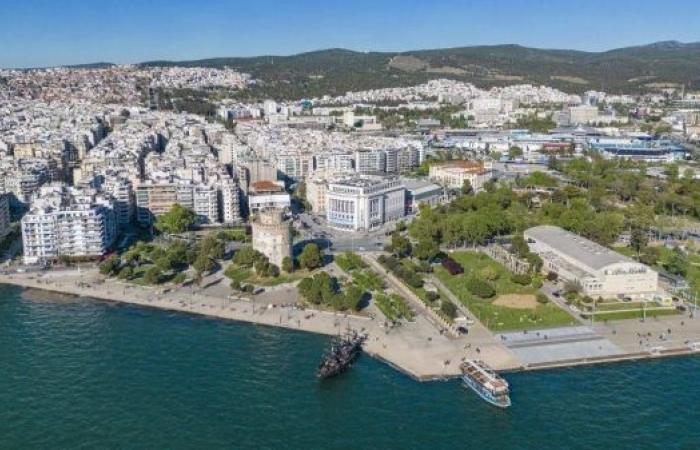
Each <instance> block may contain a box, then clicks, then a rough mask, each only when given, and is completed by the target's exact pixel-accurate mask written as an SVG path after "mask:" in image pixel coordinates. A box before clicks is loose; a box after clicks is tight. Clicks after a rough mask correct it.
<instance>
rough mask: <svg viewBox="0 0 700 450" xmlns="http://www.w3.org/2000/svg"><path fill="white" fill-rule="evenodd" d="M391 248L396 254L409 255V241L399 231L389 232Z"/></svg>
mask: <svg viewBox="0 0 700 450" xmlns="http://www.w3.org/2000/svg"><path fill="white" fill-rule="evenodd" d="M391 250H392V251H393V252H394V254H395V255H397V256H410V255H411V250H412V246H411V241H409V240H408V238H407V237H406V236H404V235H402V234H401V233H397V232H394V233H392V234H391Z"/></svg>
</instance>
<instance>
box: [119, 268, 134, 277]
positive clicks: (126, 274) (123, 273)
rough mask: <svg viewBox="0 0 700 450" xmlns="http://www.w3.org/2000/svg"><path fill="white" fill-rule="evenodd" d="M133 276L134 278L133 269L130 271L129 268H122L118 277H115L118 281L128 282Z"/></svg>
mask: <svg viewBox="0 0 700 450" xmlns="http://www.w3.org/2000/svg"><path fill="white" fill-rule="evenodd" d="M133 276H134V269H132V268H131V266H126V267H124V268H123V269H122V270H120V271H119V275H117V277H118V278H119V279H120V280H129V279H131V277H133Z"/></svg>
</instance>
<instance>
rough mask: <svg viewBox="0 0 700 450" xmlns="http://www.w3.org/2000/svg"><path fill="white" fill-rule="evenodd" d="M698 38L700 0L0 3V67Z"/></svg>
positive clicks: (596, 46)
mask: <svg viewBox="0 0 700 450" xmlns="http://www.w3.org/2000/svg"><path fill="white" fill-rule="evenodd" d="M659 40H679V41H683V42H692V41H700V0H636V1H631V0H605V1H601V0H550V1H543V0H500V1H499V0H476V1H468V0H463V1H457V0H373V1H368V0H344V1H337V0H277V1H272V0H248V1H240V0H199V1H184V0H121V1H115V0H102V1H99V2H97V1H94V0H0V67H41V66H52V65H60V64H78V63H88V62H96V61H109V62H116V63H128V62H140V61H146V60H153V59H194V58H206V57H213V56H252V55H260V54H279V55H284V54H292V53H298V52H302V51H308V50H316V49H322V48H329V47H344V48H350V49H354V50H412V49H421V48H437V47H457V46H464V45H480V44H502V43H517V44H522V45H527V46H534V47H542V48H574V49H580V50H593V51H597V50H607V49H610V48H617V47H623V46H628V45H637V44H644V43H650V42H655V41H659Z"/></svg>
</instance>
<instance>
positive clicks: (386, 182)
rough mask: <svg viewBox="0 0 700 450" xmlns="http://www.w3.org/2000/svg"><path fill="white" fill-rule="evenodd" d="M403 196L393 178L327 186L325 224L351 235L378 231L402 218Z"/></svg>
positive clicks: (348, 180) (353, 180) (350, 180)
mask: <svg viewBox="0 0 700 450" xmlns="http://www.w3.org/2000/svg"><path fill="white" fill-rule="evenodd" d="M405 192H406V189H405V188H404V186H403V183H402V182H401V180H400V179H398V178H396V177H379V176H374V177H370V176H365V177H351V178H345V179H343V180H340V181H336V182H332V183H329V185H328V191H327V192H326V218H327V220H328V224H329V225H330V226H331V227H333V228H339V229H344V230H352V231H360V230H372V229H375V228H378V227H381V226H382V225H384V224H385V223H386V222H389V221H392V220H396V219H399V218H401V217H403V216H404V215H405Z"/></svg>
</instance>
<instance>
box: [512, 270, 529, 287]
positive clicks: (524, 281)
mask: <svg viewBox="0 0 700 450" xmlns="http://www.w3.org/2000/svg"><path fill="white" fill-rule="evenodd" d="M510 281H512V282H513V283H517V284H520V285H522V286H527V285H528V284H530V283H532V278H530V275H526V274H519V273H516V274H513V275H511V277H510Z"/></svg>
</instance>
